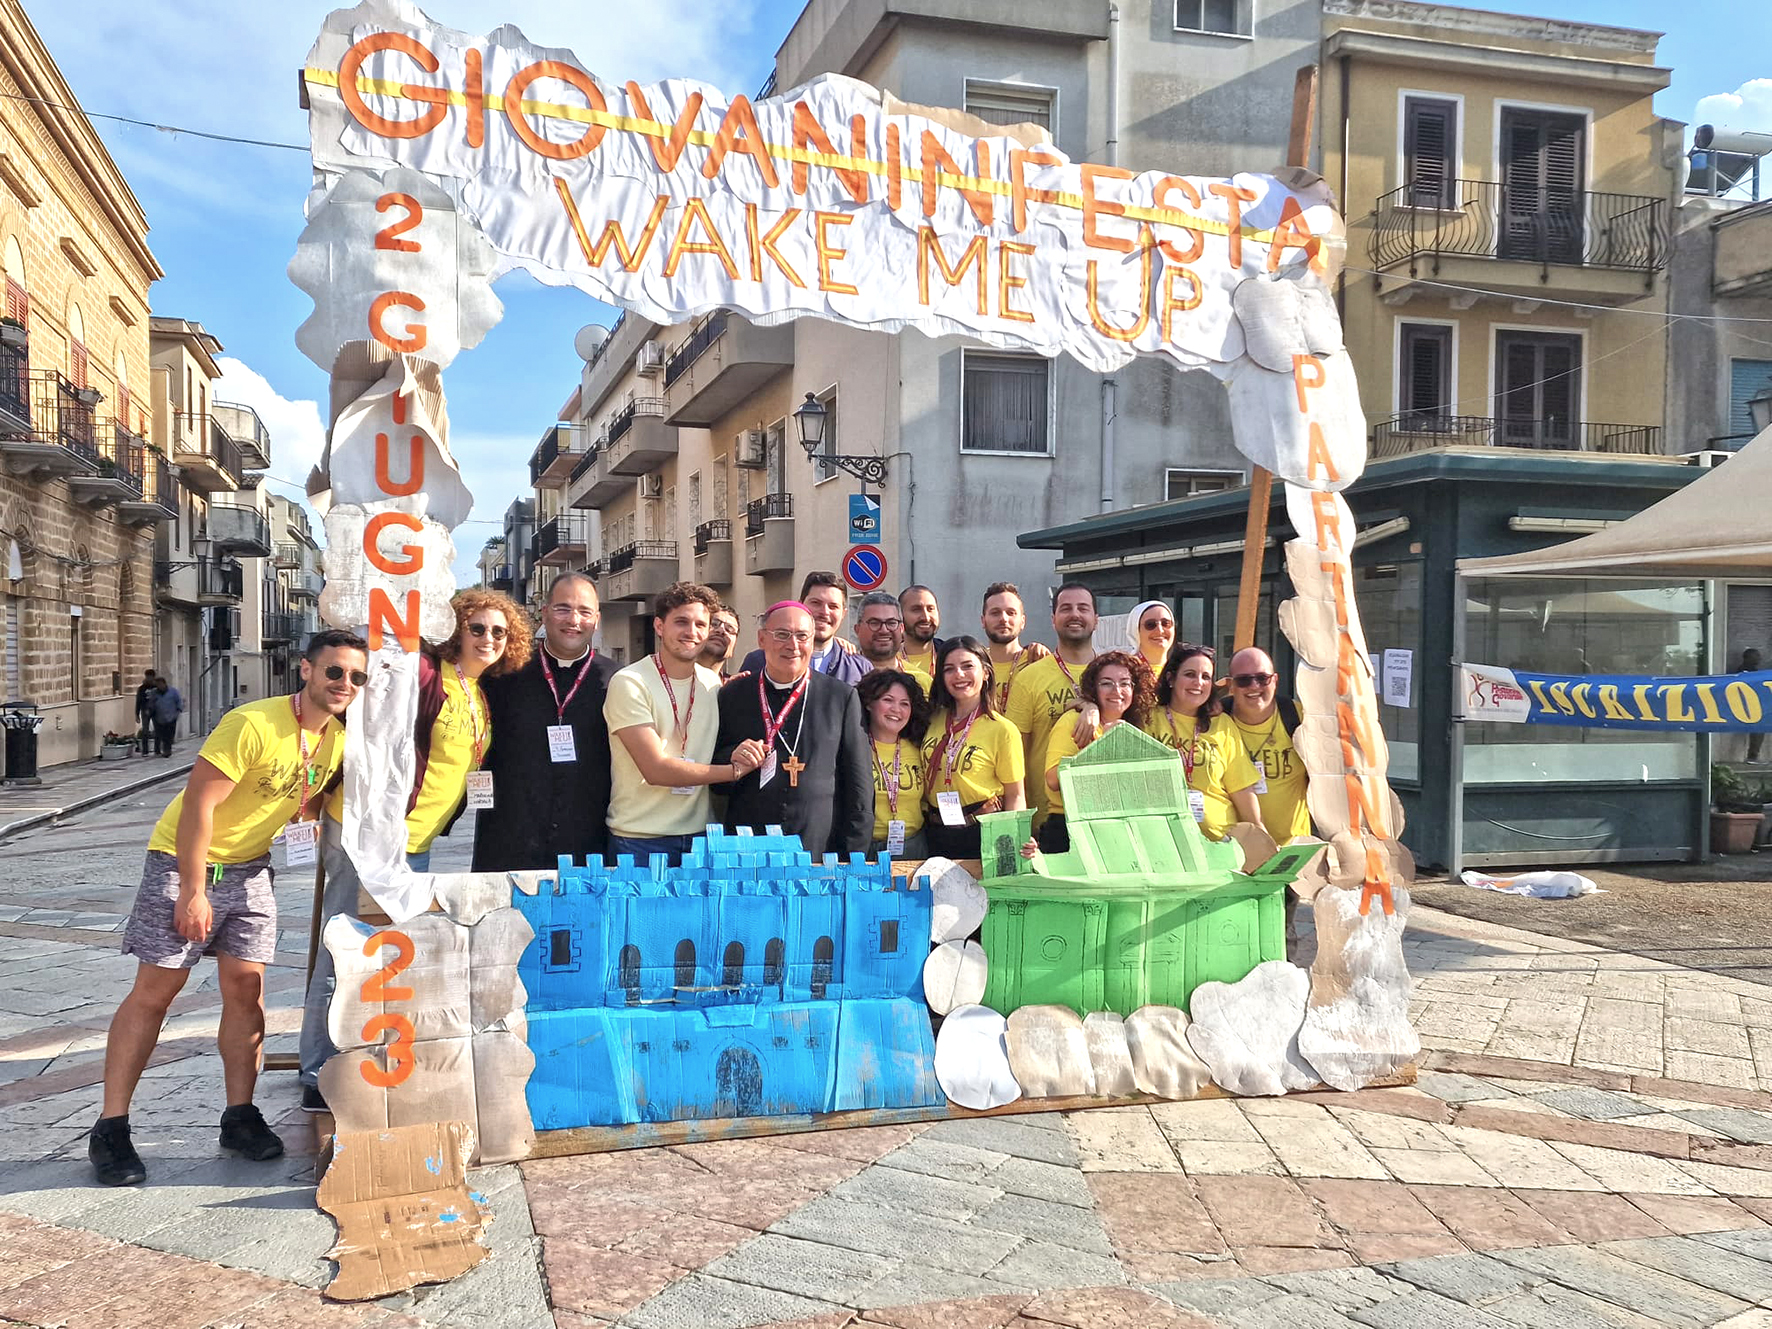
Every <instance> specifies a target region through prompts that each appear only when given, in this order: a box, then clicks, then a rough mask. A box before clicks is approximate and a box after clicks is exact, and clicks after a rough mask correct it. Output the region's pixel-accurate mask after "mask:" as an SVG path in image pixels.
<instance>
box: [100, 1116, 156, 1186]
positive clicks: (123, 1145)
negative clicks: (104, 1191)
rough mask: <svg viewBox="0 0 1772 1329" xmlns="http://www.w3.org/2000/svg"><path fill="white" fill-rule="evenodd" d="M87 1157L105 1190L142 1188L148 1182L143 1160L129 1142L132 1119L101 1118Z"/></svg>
mask: <svg viewBox="0 0 1772 1329" xmlns="http://www.w3.org/2000/svg"><path fill="white" fill-rule="evenodd" d="M86 1156H87V1157H88V1158H90V1159H91V1160H92V1172H93V1175H94V1176H96V1177H97V1178H98V1181H99V1184H100V1185H101V1186H139V1185H141V1184H142V1182H144V1181H146V1180H147V1179H148V1170H147V1168H145V1167H143V1166H142V1156H141V1155H140V1154H138V1153H136V1152H135V1146H134V1145H133V1144H131V1143H130V1142H129V1118H128V1117H100V1118H99V1120H98V1124H97V1125H95V1126H94V1127H93V1128H92V1135H91V1137H90V1138H89V1139H88V1140H87V1142H86Z"/></svg>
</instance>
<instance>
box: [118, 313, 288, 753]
mask: <svg viewBox="0 0 1772 1329" xmlns="http://www.w3.org/2000/svg"><path fill="white" fill-rule="evenodd" d="M149 344H150V348H151V356H152V366H153V371H152V381H151V391H150V396H151V402H152V422H153V439H154V444H155V446H156V447H158V448H159V449H160V451H161V452H162V454H163V455H164V456H166V457H167V458H168V459H170V460H171V462H172V463H173V464H174V465H176V466H177V468H178V474H179V478H180V481H181V493H180V496H179V501H178V504H177V515H176V518H175V520H173V521H170V522H167V523H166V524H165V525H164V526H163V527H162V528H161V530H160V532H159V534H158V536H157V538H156V543H155V549H154V595H155V601H156V604H157V606H158V623H157V641H156V643H155V648H154V656H155V667H156V668H158V669H160V670H162V671H164V672H165V673H167V674H168V675H169V676H170V677H171V678H172V680H173V682H174V683H175V684H176V685H177V687H178V688H179V690H180V691H181V692H182V693H183V694H184V697H185V704H186V707H187V710H186V724H187V725H188V727H189V728H188V731H187V732H191V733H207V732H208V731H209V730H210V729H211V728H213V727H214V726H215V724H216V722H217V721H218V720H220V719H221V717H222V716H223V715H224V714H226V713H227V712H228V711H229V710H230V709H232V708H233V707H235V706H237V705H239V704H240V702H242V701H251V700H253V699H255V698H258V697H263V696H267V695H269V693H270V691H271V688H272V679H273V675H272V673H271V670H270V666H269V659H268V656H267V652H266V645H265V637H264V622H263V615H264V612H265V609H266V607H267V603H275V602H276V592H275V591H274V590H272V591H270V592H267V590H266V588H265V584H264V583H265V579H266V576H267V572H268V570H269V569H270V567H271V564H270V559H271V557H272V553H273V548H274V541H273V538H272V532H271V518H270V515H269V509H268V502H269V500H268V499H267V497H266V494H265V490H264V486H263V484H262V483H261V481H260V477H259V473H260V472H262V471H263V470H264V469H265V468H267V467H269V466H270V464H271V440H270V434H269V431H268V430H267V429H266V428H265V425H264V422H263V421H262V420H260V419H259V417H258V414H257V413H256V412H255V411H253V410H252V408H251V407H249V406H241V405H237V404H233V403H229V402H218V401H216V400H215V395H214V387H215V382H216V380H217V379H219V378H220V377H221V370H220V369H219V368H218V367H217V365H216V357H217V356H218V355H220V354H221V351H222V344H221V342H220V341H219V340H217V338H216V337H215V335H214V334H213V333H210V332H209V331H207V330H206V329H205V328H204V327H203V325H202V324H201V323H196V322H192V321H191V320H189V319H183V318H172V317H162V316H159V315H156V316H154V317H153V318H152V319H151V320H150V327H149ZM271 575H272V576H273V579H274V573H272V574H271ZM316 594H317V591H316ZM274 630H275V629H274Z"/></svg>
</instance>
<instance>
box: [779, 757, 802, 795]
mask: <svg viewBox="0 0 1772 1329" xmlns="http://www.w3.org/2000/svg"><path fill="white" fill-rule="evenodd" d="M781 768H782V770H784V771H786V772H787V773H788V788H789V789H798V788H799V787H800V772H801V771H803V770H805V769H806V763H805V762H803V761H801V760H800V759H799V758H798V757H797V756H795V755H794V754H793V753H789V754H788V759H787V760H786V761H784V762H783V763H782V764H781Z"/></svg>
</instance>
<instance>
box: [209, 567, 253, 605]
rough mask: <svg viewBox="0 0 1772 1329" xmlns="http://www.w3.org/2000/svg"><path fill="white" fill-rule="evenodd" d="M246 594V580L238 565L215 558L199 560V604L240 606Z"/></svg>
mask: <svg viewBox="0 0 1772 1329" xmlns="http://www.w3.org/2000/svg"><path fill="white" fill-rule="evenodd" d="M245 594H246V579H245V575H244V574H243V573H242V571H241V569H240V565H239V564H238V563H235V562H233V561H232V560H224V559H213V558H202V559H198V560H197V603H198V604H205V605H217V604H221V605H231V604H238V603H239V602H240V599H241V597H242V596H243V595H245Z"/></svg>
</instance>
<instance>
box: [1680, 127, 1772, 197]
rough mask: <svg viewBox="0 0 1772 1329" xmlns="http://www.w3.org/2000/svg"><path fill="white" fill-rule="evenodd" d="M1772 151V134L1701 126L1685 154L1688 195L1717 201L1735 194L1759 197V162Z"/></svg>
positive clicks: (1754, 130)
mask: <svg viewBox="0 0 1772 1329" xmlns="http://www.w3.org/2000/svg"><path fill="white" fill-rule="evenodd" d="M1769 149H1772V133H1766V132H1765V131H1763V130H1757V129H1726V128H1718V127H1717V126H1716V125H1699V126H1698V128H1697V129H1696V130H1694V131H1693V133H1692V151H1690V152H1689V153H1687V154H1686V159H1687V161H1688V163H1689V164H1690V169H1689V170H1688V171H1687V173H1686V192H1687V193H1688V194H1705V195H1709V196H1711V197H1715V198H1722V197H1724V196H1725V195H1731V194H1736V193H1737V192H1738V191H1740V193H1741V196H1743V197H1748V198H1752V199H1756V200H1757V199H1758V198H1759V197H1760V158H1761V157H1763V156H1765V155H1766V152H1767V151H1768V150H1769Z"/></svg>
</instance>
